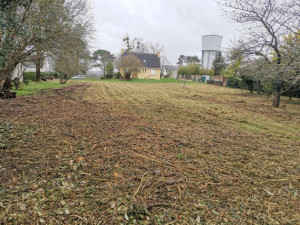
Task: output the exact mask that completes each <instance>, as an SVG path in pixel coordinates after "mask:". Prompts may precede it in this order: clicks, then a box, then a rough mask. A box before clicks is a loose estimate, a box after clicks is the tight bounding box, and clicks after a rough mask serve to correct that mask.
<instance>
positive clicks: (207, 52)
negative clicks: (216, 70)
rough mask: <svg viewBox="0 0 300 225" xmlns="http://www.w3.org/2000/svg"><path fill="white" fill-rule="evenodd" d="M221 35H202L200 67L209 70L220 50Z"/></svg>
mask: <svg viewBox="0 0 300 225" xmlns="http://www.w3.org/2000/svg"><path fill="white" fill-rule="evenodd" d="M222 40H223V37H222V36H220V35H204V36H202V67H203V68H204V69H208V70H210V69H211V68H212V64H213V62H214V60H215V58H216V56H217V54H218V52H220V51H221V46H222Z"/></svg>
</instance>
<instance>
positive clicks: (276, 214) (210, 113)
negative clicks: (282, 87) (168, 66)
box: [0, 81, 300, 224]
mask: <svg viewBox="0 0 300 225" xmlns="http://www.w3.org/2000/svg"><path fill="white" fill-rule="evenodd" d="M299 195H300V99H294V100H293V101H288V99H287V98H283V99H282V103H281V107H280V108H279V109H275V108H273V107H272V106H271V99H267V98H266V97H265V96H258V95H250V94H248V93H246V92H245V91H244V93H242V92H241V91H240V90H236V89H230V88H223V87H218V86H214V85H205V84H193V83H187V84H186V85H185V87H184V88H183V84H182V83H178V82H170V83H167V82H165V83H163V82H161V83H160V82H140V83H139V82H107V81H99V82H76V85H74V86H70V87H65V88H63V89H56V90H49V91H44V92H42V93H41V94H39V95H35V96H29V97H20V98H17V99H13V100H6V101H2V100H0V223H3V224H7V223H15V224H26V223H33V224H38V223H46V224H299V223H300V196H299Z"/></svg>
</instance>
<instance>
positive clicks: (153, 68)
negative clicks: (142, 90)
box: [120, 49, 161, 80]
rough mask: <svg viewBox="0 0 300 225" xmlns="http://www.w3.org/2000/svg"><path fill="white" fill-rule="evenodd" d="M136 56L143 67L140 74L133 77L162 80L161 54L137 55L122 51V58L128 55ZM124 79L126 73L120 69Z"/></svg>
mask: <svg viewBox="0 0 300 225" xmlns="http://www.w3.org/2000/svg"><path fill="white" fill-rule="evenodd" d="M130 54H132V55H134V56H135V57H137V58H138V59H140V60H141V62H142V64H143V66H142V67H141V68H140V72H137V73H134V74H132V75H131V76H132V77H133V78H139V79H155V80H159V79H160V73H161V68H160V52H158V53H157V54H151V53H136V52H125V51H124V50H123V49H122V51H121V58H122V57H124V56H127V55H130ZM120 72H121V75H122V77H125V71H124V69H123V68H121V69H120Z"/></svg>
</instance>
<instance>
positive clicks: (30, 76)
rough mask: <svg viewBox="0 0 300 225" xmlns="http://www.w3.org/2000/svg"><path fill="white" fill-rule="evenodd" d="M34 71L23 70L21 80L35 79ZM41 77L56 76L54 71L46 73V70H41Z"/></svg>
mask: <svg viewBox="0 0 300 225" xmlns="http://www.w3.org/2000/svg"><path fill="white" fill-rule="evenodd" d="M35 74H36V73H35V72H25V73H24V76H23V80H31V81H35V77H36V75H35ZM42 77H55V78H57V77H58V76H57V74H56V73H48V72H41V78H42Z"/></svg>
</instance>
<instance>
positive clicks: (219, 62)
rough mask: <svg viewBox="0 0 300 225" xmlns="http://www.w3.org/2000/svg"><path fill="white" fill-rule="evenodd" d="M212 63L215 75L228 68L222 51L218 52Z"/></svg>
mask: <svg viewBox="0 0 300 225" xmlns="http://www.w3.org/2000/svg"><path fill="white" fill-rule="evenodd" d="M212 65H213V70H214V74H215V75H220V74H221V72H222V70H224V69H225V68H226V64H225V60H224V58H223V56H222V53H221V52H218V54H217V56H216V58H215V60H214V62H213V64H212Z"/></svg>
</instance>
